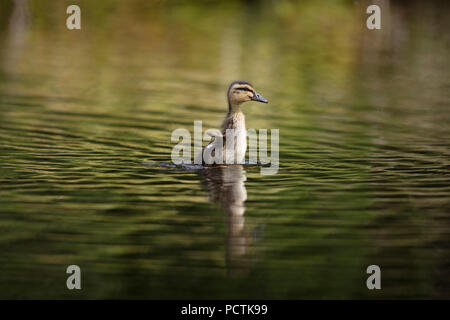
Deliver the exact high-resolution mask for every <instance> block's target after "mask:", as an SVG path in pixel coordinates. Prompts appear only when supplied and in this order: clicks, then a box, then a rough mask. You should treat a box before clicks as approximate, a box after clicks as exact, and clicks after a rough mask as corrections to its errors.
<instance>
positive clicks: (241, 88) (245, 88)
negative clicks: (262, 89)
mask: <svg viewBox="0 0 450 320" xmlns="http://www.w3.org/2000/svg"><path fill="white" fill-rule="evenodd" d="M234 90H244V91H248V92H253V90H251V89H249V88H247V87H238V88H234Z"/></svg>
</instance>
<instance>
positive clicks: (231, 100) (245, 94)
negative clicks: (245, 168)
mask: <svg viewBox="0 0 450 320" xmlns="http://www.w3.org/2000/svg"><path fill="white" fill-rule="evenodd" d="M227 99H228V113H227V115H226V117H225V119H224V121H223V122H222V130H221V133H222V139H223V142H222V147H223V154H222V161H221V162H222V163H227V164H231V163H230V162H227V161H226V157H225V156H226V145H227V143H226V138H227V129H232V131H231V132H230V134H233V135H230V136H229V137H233V138H234V148H233V149H234V150H233V151H232V152H233V153H232V154H231V155H232V157H233V159H234V160H233V163H243V161H244V159H245V151H246V150H247V129H246V126H245V116H244V113H243V112H242V110H241V105H242V104H243V103H244V102H247V101H258V102H263V103H268V101H267V100H266V99H265V98H264V97H263V96H261V95H260V94H259V93H257V92H256V91H255V89H254V88H253V86H252V85H251V83H249V82H247V81H233V82H232V83H231V84H230V86H229V87H228V91H227ZM218 147H219V145H217V142H216V140H215V139H214V140H212V141H211V142H210V143H209V144H208V145H207V146H206V147H205V148H204V149H203V150H202V152H203V157H202V159H203V164H217V163H218V162H219V161H220V160H219V161H217V160H218V159H215V156H216V151H215V150H216V149H217V148H218ZM205 151H206V152H205Z"/></svg>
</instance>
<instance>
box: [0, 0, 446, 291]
mask: <svg viewBox="0 0 450 320" xmlns="http://www.w3.org/2000/svg"><path fill="white" fill-rule="evenodd" d="M71 4H77V5H79V6H80V8H81V30H68V29H67V28H66V19H67V17H68V14H66V8H67V6H69V5H71ZM370 4H377V5H379V6H380V7H381V26H382V29H381V30H368V29H367V28H366V19H367V17H368V15H367V14H366V13H365V12H366V8H367V6H368V5H370ZM448 13H449V2H448V1H389V0H385V1H375V0H373V1H348V0H334V1H332V0H330V1H312V0H311V1H289V0H280V1H274V0H272V1H271V0H261V1H257V0H254V1H235V0H230V1H189V2H188V1H171V0H166V1H163V0H160V1H148V0H131V1H118V0H107V1H106V0H104V1H100V0H97V1H87V0H86V1H81V0H80V1H76V0H72V1H66V0H63V1H50V0H29V1H27V0H14V1H12V0H3V1H2V2H1V4H0V141H1V143H0V164H1V166H0V220H1V223H0V230H1V232H0V252H1V254H0V288H1V291H0V297H1V298H50V299H52V298H117V299H121V298H161V299H167V298H173V299H175V298H213V299H214V298H222V299H229V298H255V299H256V298H266V299H269V298H272V299H283V298H290V299H301V298H319V299H322V298H333V299H341V298H360V299H361V298H362V299H368V298H369V299H370V298H384V299H390V298H450V289H449V279H450V274H449V270H450V268H449V267H450V266H449V261H450V259H449V237H448V234H449V232H450V218H449V207H450V198H449V191H450V186H449V164H450V163H449V156H450V150H449V138H450V132H449V131H450V130H449V120H450V116H449V114H450V113H449V102H450V90H449V88H450V81H449V76H448V75H449V74H450V72H449V71H450V70H449V69H450V67H449V66H450V64H449V62H450V61H449V57H450V52H449V51H450V47H449V45H450V42H449V40H450V39H449V38H450V36H449V32H448V30H449V29H450V28H449V27H450V25H449V24H450V20H449V19H448ZM236 79H242V80H247V81H250V82H252V83H253V85H254V86H255V88H256V89H257V90H258V91H259V92H260V93H261V94H262V95H264V96H265V97H266V98H267V99H268V100H269V101H270V103H269V104H268V105H261V104H257V103H251V104H248V105H246V106H245V110H244V112H245V113H246V118H247V127H248V128H256V129H259V128H268V129H271V128H279V129H280V170H279V172H278V174H276V175H273V176H261V175H260V170H259V169H260V168H259V167H258V166H244V168H238V169H239V170H234V169H233V170H232V171H220V172H215V173H214V174H213V175H211V176H205V174H204V173H203V172H202V171H201V170H186V169H183V168H176V167H172V166H170V165H169V164H170V153H171V150H172V147H173V146H174V143H171V141H170V136H171V133H172V131H173V130H174V129H176V128H187V129H189V130H193V121H194V120H202V121H203V128H204V130H205V129H207V128H216V127H218V126H220V123H221V121H222V119H223V117H224V114H225V112H226V110H227V105H226V95H225V92H226V88H227V85H228V84H229V83H230V82H231V81H232V80H236ZM150 164H151V165H150ZM230 177H231V178H230ZM230 181H231V182H230ZM236 194H237V195H239V196H237V197H236ZM71 264H76V265H79V266H80V267H81V270H82V280H81V281H82V284H81V285H82V290H72V291H70V290H68V289H67V288H66V278H67V276H68V275H67V274H66V273H65V271H66V268H67V266H68V265H71ZM372 264H375V265H379V266H380V268H381V273H382V278H381V279H382V280H381V286H382V289H381V290H368V289H367V287H366V279H367V277H368V275H367V274H366V268H367V266H369V265H372Z"/></svg>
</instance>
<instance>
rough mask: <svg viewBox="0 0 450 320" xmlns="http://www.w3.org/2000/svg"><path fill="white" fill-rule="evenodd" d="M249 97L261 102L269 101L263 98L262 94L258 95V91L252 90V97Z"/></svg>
mask: <svg viewBox="0 0 450 320" xmlns="http://www.w3.org/2000/svg"><path fill="white" fill-rule="evenodd" d="M251 99H252V100H253V101H258V102H263V103H269V101H268V100H267V99H266V98H264V97H263V96H262V95H260V94H259V93H258V92H256V91H255V92H254V93H253V97H251Z"/></svg>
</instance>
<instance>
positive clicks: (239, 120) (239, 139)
mask: <svg viewBox="0 0 450 320" xmlns="http://www.w3.org/2000/svg"><path fill="white" fill-rule="evenodd" d="M222 129H223V135H224V136H225V139H224V140H225V144H224V157H225V159H224V162H225V163H228V164H229V163H230V157H231V156H233V157H232V158H231V159H235V160H236V161H232V163H243V162H244V160H245V152H246V150H247V128H246V126H245V116H244V114H243V113H242V112H236V113H233V114H230V115H228V116H227V118H226V119H225V121H224V123H223V127H222ZM227 129H232V131H229V132H228V135H227ZM230 138H232V142H233V140H234V144H235V145H234V148H233V149H234V150H233V149H232V150H230V151H229V152H227V144H228V146H231V145H232V144H231V143H232V142H229V139H230ZM226 157H228V161H227V158H226Z"/></svg>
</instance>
